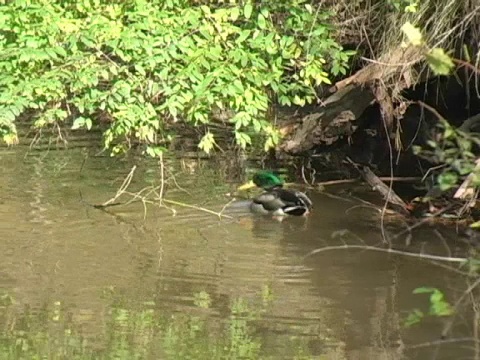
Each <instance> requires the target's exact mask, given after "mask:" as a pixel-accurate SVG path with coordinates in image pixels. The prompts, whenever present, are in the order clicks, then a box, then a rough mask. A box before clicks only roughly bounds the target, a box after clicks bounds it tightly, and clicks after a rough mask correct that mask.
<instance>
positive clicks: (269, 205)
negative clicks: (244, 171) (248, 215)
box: [238, 170, 313, 216]
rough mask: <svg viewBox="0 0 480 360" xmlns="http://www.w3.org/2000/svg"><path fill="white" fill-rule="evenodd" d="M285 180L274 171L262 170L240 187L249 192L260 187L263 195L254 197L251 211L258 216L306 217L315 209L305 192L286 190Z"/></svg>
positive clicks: (239, 188)
mask: <svg viewBox="0 0 480 360" xmlns="http://www.w3.org/2000/svg"><path fill="white" fill-rule="evenodd" d="M283 185H284V183H283V180H282V179H280V178H279V177H278V176H277V175H276V174H275V173H273V172H272V171H267V170H262V171H258V172H256V173H255V174H254V175H253V178H252V180H250V181H249V182H247V183H246V184H244V185H242V186H240V187H238V190H240V191H243V190H248V189H251V188H254V187H258V188H261V189H263V190H264V192H263V193H261V194H260V195H258V196H256V197H254V198H253V199H252V202H251V204H250V211H251V212H253V213H257V214H263V215H273V216H287V215H291V216H306V215H308V214H309V213H310V211H311V209H312V208H313V203H312V201H311V200H310V199H309V198H308V196H307V195H305V194H304V193H303V192H300V191H296V190H290V189H288V190H287V189H284V188H283Z"/></svg>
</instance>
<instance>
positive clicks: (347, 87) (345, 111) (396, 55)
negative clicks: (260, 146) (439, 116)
mask: <svg viewBox="0 0 480 360" xmlns="http://www.w3.org/2000/svg"><path fill="white" fill-rule="evenodd" d="M421 59H422V55H421V52H420V50H419V49H417V48H415V47H408V48H406V49H404V48H398V49H396V50H394V51H393V52H392V53H390V54H386V55H385V56H383V57H382V58H381V59H380V60H379V61H375V62H372V63H371V64H370V65H368V66H366V67H364V68H363V69H361V70H359V71H358V72H357V73H355V74H354V75H353V76H351V77H349V78H347V79H344V80H342V81H339V82H337V83H336V84H335V90H336V92H335V93H334V94H333V95H330V96H329V97H328V98H326V99H325V100H324V101H323V103H322V105H321V107H320V108H319V109H318V111H316V112H314V113H312V114H308V115H306V116H305V117H303V119H301V121H300V124H299V125H298V126H296V127H295V129H294V130H293V134H292V135H291V136H290V138H288V139H287V140H286V141H285V142H284V143H283V144H282V145H281V146H280V148H281V149H282V150H283V151H285V152H287V153H289V154H292V155H295V154H300V153H304V152H307V151H309V150H311V149H312V148H313V147H314V146H316V145H320V144H323V145H329V144H331V143H333V142H335V141H336V140H337V139H338V138H340V137H343V136H349V135H351V134H352V133H353V132H354V131H355V128H356V127H355V124H354V122H355V120H357V119H358V118H359V117H360V115H362V114H363V112H364V111H365V109H366V108H367V107H368V106H369V105H371V104H372V103H373V102H374V101H380V100H381V99H379V98H378V97H379V93H378V83H381V84H384V85H385V84H386V85H388V87H389V92H390V96H388V97H387V98H386V99H387V100H389V101H391V98H393V97H395V96H396V95H398V94H399V93H400V92H401V91H402V90H404V89H405V88H408V87H410V86H411V85H413V83H415V82H417V81H419V80H418V74H416V73H415V71H414V70H415V69H414V66H415V65H416V64H418V63H419V62H420V61H421ZM375 84H377V85H376V86H377V88H376V87H375ZM386 85H385V86H386ZM375 89H377V90H375ZM384 108H390V106H384Z"/></svg>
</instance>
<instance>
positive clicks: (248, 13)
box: [243, 3, 253, 19]
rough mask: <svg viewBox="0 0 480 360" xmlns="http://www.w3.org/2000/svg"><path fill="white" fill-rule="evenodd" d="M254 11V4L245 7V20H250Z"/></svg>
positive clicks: (247, 4)
mask: <svg viewBox="0 0 480 360" xmlns="http://www.w3.org/2000/svg"><path fill="white" fill-rule="evenodd" d="M252 11H253V6H252V4H251V3H246V4H245V6H244V7H243V16H245V19H250V16H252Z"/></svg>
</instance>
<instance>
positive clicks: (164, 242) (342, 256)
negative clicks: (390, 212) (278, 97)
mask: <svg viewBox="0 0 480 360" xmlns="http://www.w3.org/2000/svg"><path fill="white" fill-rule="evenodd" d="M83 158H84V153H83V152H82V151H77V150H71V151H64V152H56V153H49V154H48V155H46V154H43V153H41V154H36V155H35V156H32V155H31V156H26V157H25V154H22V153H21V151H20V150H19V151H18V152H8V153H6V152H5V153H2V154H1V161H2V164H4V167H5V170H4V171H3V172H2V174H1V175H0V199H2V201H0V238H2V241H1V242H0V256H1V261H0V323H1V324H4V326H3V327H2V329H1V331H2V335H1V338H2V340H0V354H9V355H7V356H6V358H25V359H31V358H35V357H36V356H39V357H40V356H45V357H47V358H66V359H75V358H77V359H86V358H125V359H131V358H141V359H170V358H171V359H183V358H185V359H189V358H190V359H215V358H217V359H225V358H244V359H245V358H251V359H258V358H270V359H281V358H285V359H292V358H297V359H321V358H322V359H323V358H326V359H352V358H353V359H400V358H403V356H404V355H405V354H407V355H409V356H411V358H417V359H424V358H425V356H426V354H429V351H431V350H432V348H426V349H423V350H422V349H419V350H415V352H413V351H412V352H406V346H407V345H409V344H415V343H419V342H424V341H431V340H432V339H436V338H437V334H438V331H439V327H440V326H441V321H439V320H438V319H430V320H428V321H426V322H424V323H422V324H420V325H419V326H417V327H415V328H410V329H406V328H405V327H404V326H403V319H404V318H405V315H406V313H407V312H408V311H409V310H411V309H413V308H416V307H420V308H425V306H427V305H428V302H426V300H425V298H422V297H418V296H413V295H412V290H413V289H415V288H416V287H419V286H424V285H428V286H437V287H439V288H443V289H444V290H445V291H448V294H449V296H450V298H451V299H454V298H455V294H456V292H459V291H461V288H460V287H459V286H458V281H459V280H458V279H459V277H458V276H456V275H454V273H451V272H448V271H442V270H440V269H439V268H438V267H433V266H431V265H430V264H427V263H425V262H421V261H418V260H417V259H408V258H401V257H398V256H393V255H389V254H384V253H370V252H365V251H363V252H362V251H354V250H347V251H342V250H340V251H331V252H325V253H321V254H316V255H314V256H311V257H307V258H305V255H306V254H308V253H309V252H310V251H312V250H314V249H316V248H319V247H322V246H328V245H335V244H339V243H340V244H343V243H349V242H361V243H367V244H375V243H378V242H381V241H382V235H381V232H380V229H379V227H378V217H376V215H375V214H373V213H371V212H368V211H365V210H362V211H351V212H347V209H349V208H350V207H351V206H352V203H351V202H348V201H341V200H338V199H334V198H331V197H328V196H325V195H322V194H318V193H311V194H309V195H310V196H311V197H312V200H313V201H314V203H315V209H314V212H313V213H312V215H311V216H310V217H308V218H291V219H288V220H286V221H283V222H277V221H274V220H272V219H270V218H268V217H252V216H250V215H249V214H248V213H245V212H243V211H242V210H239V208H237V209H236V210H235V211H231V212H229V214H230V215H232V216H233V219H223V220H220V219H218V218H217V217H215V216H212V215H211V214H207V213H205V212H201V211H195V210H193V209H190V208H182V207H176V215H175V216H172V212H171V211H170V210H168V209H166V208H160V209H159V208H156V207H153V206H149V207H148V208H147V212H146V214H145V209H144V207H143V206H142V205H141V204H139V203H136V204H135V203H134V204H130V205H128V206H122V207H115V208H110V209H108V211H109V212H108V213H107V212H102V211H99V210H97V209H93V208H91V207H89V206H86V205H85V203H84V202H82V201H81V199H80V195H79V194H80V193H81V194H82V196H83V198H84V200H85V201H87V202H89V203H101V202H103V201H105V200H107V199H109V198H110V197H111V196H112V195H113V194H114V193H115V192H116V190H117V188H118V186H119V185H120V184H121V182H122V180H123V178H124V177H125V175H126V174H127V173H128V171H129V170H130V167H131V165H132V164H134V163H135V159H125V160H123V161H122V162H118V161H113V160H112V159H108V158H105V157H96V158H90V159H88V161H87V162H86V163H85V164H84V166H83V167H82V169H81V171H80V165H81V164H82V162H83ZM185 164H186V163H185V162H181V161H178V160H176V159H173V158H172V159H166V166H167V167H168V171H169V174H170V175H174V176H175V182H173V180H172V181H171V182H170V183H169V184H168V189H167V196H168V198H171V199H175V200H177V201H179V202H185V203H190V204H196V205H198V206H204V207H208V208H211V209H214V210H215V211H219V210H220V209H222V207H223V206H224V205H225V204H226V203H227V202H228V201H229V198H228V197H226V196H225V194H227V193H229V192H231V190H232V189H234V188H235V185H236V184H237V183H236V182H235V178H234V179H233V180H232V178H231V175H232V174H234V175H235V176H237V175H238V166H237V165H236V164H233V165H234V166H233V168H234V170H232V172H230V171H229V169H228V164H227V163H218V162H217V163H215V162H209V161H196V162H195V161H193V160H191V159H190V160H189V161H188V164H189V165H188V166H186V165H185ZM192 164H194V165H192ZM220 166H223V167H222V171H219V170H218V169H219V168H220ZM158 171H159V170H158V166H157V165H156V164H155V163H150V164H148V163H146V164H145V163H144V164H142V166H140V169H139V171H138V173H137V175H136V177H135V178H134V180H133V182H132V185H131V186H132V191H136V190H139V189H142V188H143V187H145V186H148V185H150V184H152V183H154V182H155V181H157V180H158V174H159V172H158ZM15 179H16V180H15ZM18 179H21V180H22V181H18ZM229 181H232V182H231V183H230V182H229ZM387 225H388V224H387ZM388 229H389V228H388V226H387V230H388ZM339 230H348V231H350V233H351V234H354V236H351V237H349V238H348V237H347V238H345V237H344V238H341V239H339V238H338V237H337V238H332V236H331V235H332V233H335V232H337V233H338V231H339ZM389 231H390V230H389ZM392 231H393V229H392ZM427 234H429V235H427ZM422 236H425V237H416V238H415V239H414V240H415V241H414V242H413V246H419V247H421V246H422V245H423V244H422V243H421V242H422V241H424V239H425V240H426V239H427V237H426V236H430V238H431V236H432V235H431V233H428V232H425V233H424V235H422ZM425 242H426V241H425ZM429 243H433V242H432V241H430V242H429ZM430 246H431V247H432V249H431V250H432V251H442V247H441V246H438V242H437V248H435V246H436V245H430ZM445 285H451V288H450V289H449V288H446V289H445ZM459 332H460V333H465V330H464V329H463V330H462V329H460V330H459ZM462 349H463V348H461V347H460V346H459V345H458V344H453V345H451V346H446V347H442V352H440V353H439V354H438V356H437V357H436V358H437V359H451V358H452V357H451V356H452V354H456V355H462V356H463V354H470V353H469V352H468V350H465V351H466V352H465V353H462V351H463V350H462ZM0 358H1V355H0Z"/></svg>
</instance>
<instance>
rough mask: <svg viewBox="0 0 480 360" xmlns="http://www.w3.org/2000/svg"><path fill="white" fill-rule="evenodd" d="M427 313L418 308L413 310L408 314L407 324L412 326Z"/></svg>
mask: <svg viewBox="0 0 480 360" xmlns="http://www.w3.org/2000/svg"><path fill="white" fill-rule="evenodd" d="M424 316H425V315H424V314H423V312H421V311H420V310H418V309H415V310H413V311H412V312H411V313H410V314H408V317H407V319H406V320H405V326H406V327H410V326H413V325H415V324H418V323H419V322H420V321H421V320H422V319H423V317H424Z"/></svg>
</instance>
